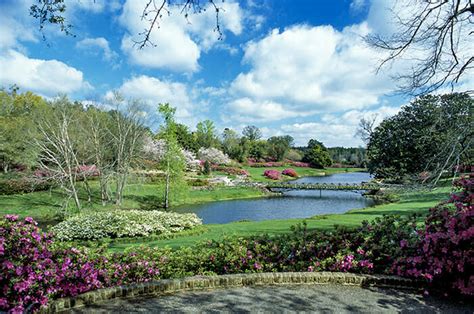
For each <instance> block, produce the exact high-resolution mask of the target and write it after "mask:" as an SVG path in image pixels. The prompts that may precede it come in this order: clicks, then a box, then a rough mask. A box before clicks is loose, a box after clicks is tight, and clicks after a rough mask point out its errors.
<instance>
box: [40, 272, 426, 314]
mask: <svg viewBox="0 0 474 314" xmlns="http://www.w3.org/2000/svg"><path fill="white" fill-rule="evenodd" d="M288 284H339V285H351V286H363V287H365V286H377V287H391V288H403V289H418V288H420V287H422V282H421V281H413V280H410V279H406V278H401V277H394V276H382V275H361V274H351V273H336V272H312V273H310V272H294V273H252V274H235V275H221V276H195V277H187V278H183V279H163V280H159V281H154V282H147V283H139V284H134V285H129V286H118V287H112V288H106V289H99V290H95V291H90V292H87V293H84V294H81V295H78V296H76V297H71V298H62V299H58V300H55V301H53V302H52V303H51V304H50V305H49V306H48V308H46V309H43V310H42V311H41V312H42V313H54V312H61V311H67V310H69V309H71V308H78V307H81V306H84V305H89V304H94V303H98V302H102V301H106V300H110V299H114V298H133V297H138V296H145V295H147V296H149V295H161V294H170V293H175V292H181V291H193V290H194V291H195V290H207V289H215V288H230V287H243V286H263V285H288Z"/></svg>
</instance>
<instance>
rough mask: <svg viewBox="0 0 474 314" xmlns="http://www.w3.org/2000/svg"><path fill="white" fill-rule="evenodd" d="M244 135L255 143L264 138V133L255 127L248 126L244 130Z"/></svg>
mask: <svg viewBox="0 0 474 314" xmlns="http://www.w3.org/2000/svg"><path fill="white" fill-rule="evenodd" d="M242 135H243V136H245V137H246V138H247V139H248V140H249V141H251V142H254V141H258V140H259V139H261V138H262V131H260V129H259V128H257V127H256V126H255V125H248V126H246V127H245V128H244V129H243V130H242Z"/></svg>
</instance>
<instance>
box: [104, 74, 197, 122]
mask: <svg viewBox="0 0 474 314" xmlns="http://www.w3.org/2000/svg"><path fill="white" fill-rule="evenodd" d="M117 91H118V92H120V93H121V94H122V95H123V96H124V97H126V98H132V99H139V100H141V101H144V102H145V103H146V104H147V105H148V112H149V113H150V114H151V115H156V113H157V110H158V104H159V103H169V104H170V105H171V106H173V107H176V108H177V110H176V117H177V118H178V119H180V120H181V121H183V122H188V123H191V122H194V121H195V118H196V117H195V113H194V112H193V111H194V109H195V107H194V105H193V101H192V97H191V96H190V94H189V92H188V86H187V85H185V84H183V83H178V82H172V81H167V80H160V79H158V78H155V77H150V76H146V75H141V76H137V77H132V78H131V79H129V80H127V81H125V82H124V83H123V84H122V85H121V86H120V87H119V88H118V89H117ZM112 95H113V94H112V91H109V92H107V94H106V98H110V97H111V96H112Z"/></svg>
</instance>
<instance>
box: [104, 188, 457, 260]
mask: <svg viewBox="0 0 474 314" xmlns="http://www.w3.org/2000/svg"><path fill="white" fill-rule="evenodd" d="M449 192H450V188H449V187H440V188H436V189H434V190H431V191H423V192H420V191H414V192H405V193H403V194H401V195H400V201H399V202H397V203H392V204H386V205H379V206H375V207H369V208H365V209H357V210H351V211H349V212H347V213H345V214H335V215H323V216H315V217H312V218H308V219H306V222H307V223H308V228H309V229H330V228H333V227H334V225H344V226H349V227H351V226H357V225H359V224H360V223H361V222H362V221H363V220H369V221H370V220H373V219H374V218H375V217H378V216H382V215H383V214H402V215H403V214H411V213H426V212H427V209H428V208H430V207H432V206H434V205H436V204H437V203H438V202H439V201H441V200H444V199H446V198H447V196H448V195H449ZM288 210H291V209H288ZM302 221H303V220H302V219H287V220H267V221H261V222H235V223H228V224H220V225H206V227H207V230H206V231H205V232H203V233H201V234H198V235H191V236H182V237H176V238H174V239H167V240H156V241H150V242H144V243H142V244H145V245H149V246H171V247H173V248H177V247H180V246H191V245H194V244H196V243H198V242H200V241H204V240H209V239H222V238H223V237H225V236H250V235H258V234H262V233H268V234H273V235H276V234H282V233H287V232H290V227H291V226H292V225H295V224H297V223H300V222H302ZM133 245H137V244H123V243H122V244H111V245H110V250H112V251H121V250H123V249H125V248H127V247H130V246H133Z"/></svg>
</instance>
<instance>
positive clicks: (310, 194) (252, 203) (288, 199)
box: [175, 172, 372, 224]
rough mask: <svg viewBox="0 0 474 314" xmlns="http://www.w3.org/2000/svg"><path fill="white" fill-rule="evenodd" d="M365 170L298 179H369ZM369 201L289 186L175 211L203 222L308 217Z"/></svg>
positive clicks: (357, 195) (348, 193) (352, 195)
mask: <svg viewBox="0 0 474 314" xmlns="http://www.w3.org/2000/svg"><path fill="white" fill-rule="evenodd" d="M369 180H370V176H369V174H368V173H363V172H354V173H341V174H335V175H331V176H325V177H307V178H301V179H298V180H296V181H295V182H299V183H303V182H304V183H315V182H317V183H360V182H363V181H369ZM370 205H372V201H371V200H370V199H366V198H364V197H363V196H362V195H361V193H360V192H353V191H322V192H321V196H320V192H319V191H315V190H304V191H303V190H292V191H285V192H284V194H283V196H279V197H269V198H260V199H247V200H232V201H222V202H212V203H206V204H199V205H191V206H183V207H178V208H176V209H175V210H176V211H177V212H181V213H185V212H191V213H196V214H197V215H198V216H199V217H200V218H201V219H202V220H203V222H204V223H205V224H212V223H228V222H232V221H240V220H253V221H261V220H271V219H288V218H308V217H311V216H314V215H321V214H333V213H344V212H346V211H347V210H349V209H353V208H364V207H367V206H370Z"/></svg>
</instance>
